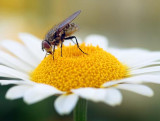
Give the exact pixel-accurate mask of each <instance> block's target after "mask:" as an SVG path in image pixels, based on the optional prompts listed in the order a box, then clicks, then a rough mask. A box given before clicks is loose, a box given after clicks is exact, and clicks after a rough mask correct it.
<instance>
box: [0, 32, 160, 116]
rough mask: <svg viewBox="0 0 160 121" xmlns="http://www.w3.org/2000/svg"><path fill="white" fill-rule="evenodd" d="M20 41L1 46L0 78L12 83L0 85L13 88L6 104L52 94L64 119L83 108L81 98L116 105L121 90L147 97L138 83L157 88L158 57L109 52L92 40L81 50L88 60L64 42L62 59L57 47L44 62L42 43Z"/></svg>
mask: <svg viewBox="0 0 160 121" xmlns="http://www.w3.org/2000/svg"><path fill="white" fill-rule="evenodd" d="M19 37H20V39H21V40H22V42H23V43H18V42H15V41H11V40H5V41H1V42H0V46H1V51H0V58H1V59H0V63H1V65H0V76H1V77H9V78H13V79H12V80H0V84H1V85H9V84H13V85H14V86H13V87H11V88H10V89H9V90H8V91H7V93H6V98H7V99H11V100H13V99H18V98H23V100H24V102H26V103H27V104H33V103H36V102H38V101H41V100H43V99H45V98H47V97H49V96H53V95H55V96H57V99H56V100H55V102H54V106H55V109H56V111H57V112H58V113H59V114H61V115H63V114H69V113H70V112H71V111H72V110H73V109H74V108H75V107H76V108H75V109H77V108H79V109H80V108H81V107H83V106H82V105H83V104H84V105H86V101H85V100H82V99H86V100H91V101H94V102H104V103H105V104H108V105H111V106H116V105H119V104H120V103H121V102H122V94H121V92H120V90H121V89H122V90H127V91H132V92H135V93H138V94H141V95H144V96H148V97H151V96H152V95H153V91H152V89H150V88H149V87H148V86H145V85H142V83H143V82H149V83H156V84H159V83H160V76H159V75H158V74H159V71H160V66H159V64H160V61H159V60H160V52H152V51H148V50H144V49H137V48H134V49H115V48H109V47H108V43H107V39H106V38H105V37H103V36H99V35H90V36H88V37H87V38H86V39H85V42H84V43H82V44H81V45H80V48H81V49H82V50H83V51H84V52H86V53H88V55H85V54H83V53H82V52H81V51H80V50H79V49H78V48H77V46H76V45H71V44H68V42H69V41H66V42H64V44H65V45H66V46H63V57H61V49H60V48H57V49H56V51H55V54H54V60H53V57H52V55H48V56H47V57H46V58H44V56H45V53H44V52H43V51H42V50H41V40H39V39H38V38H36V37H34V36H33V35H30V34H26V33H21V34H20V36H19ZM78 100H80V101H79V103H78V104H77V102H78ZM79 104H80V105H79ZM78 106H79V107H78ZM84 112H85V111H84ZM75 113H78V111H77V112H76V111H75Z"/></svg>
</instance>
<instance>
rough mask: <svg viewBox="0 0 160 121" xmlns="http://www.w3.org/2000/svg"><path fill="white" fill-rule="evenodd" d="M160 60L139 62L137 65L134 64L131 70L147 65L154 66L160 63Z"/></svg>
mask: <svg viewBox="0 0 160 121" xmlns="http://www.w3.org/2000/svg"><path fill="white" fill-rule="evenodd" d="M159 64H160V62H144V63H139V64H137V65H134V66H132V67H130V68H131V70H135V69H139V68H143V67H146V66H154V65H159Z"/></svg>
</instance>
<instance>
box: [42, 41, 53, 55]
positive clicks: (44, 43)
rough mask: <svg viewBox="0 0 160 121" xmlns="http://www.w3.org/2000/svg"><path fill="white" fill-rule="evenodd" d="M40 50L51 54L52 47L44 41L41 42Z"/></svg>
mask: <svg viewBox="0 0 160 121" xmlns="http://www.w3.org/2000/svg"><path fill="white" fill-rule="evenodd" d="M42 50H43V51H44V50H46V52H47V53H52V46H51V45H50V43H49V42H48V41H46V40H43V41H42Z"/></svg>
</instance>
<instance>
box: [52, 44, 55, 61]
mask: <svg viewBox="0 0 160 121" xmlns="http://www.w3.org/2000/svg"><path fill="white" fill-rule="evenodd" d="M55 47H56V46H55V45H53V52H52V55H53V60H54V52H55Z"/></svg>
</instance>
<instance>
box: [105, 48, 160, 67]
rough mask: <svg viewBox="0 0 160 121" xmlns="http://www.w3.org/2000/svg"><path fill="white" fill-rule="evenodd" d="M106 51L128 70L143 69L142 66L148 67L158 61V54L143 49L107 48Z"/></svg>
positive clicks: (159, 55)
mask: <svg viewBox="0 0 160 121" xmlns="http://www.w3.org/2000/svg"><path fill="white" fill-rule="evenodd" d="M107 51H108V52H110V53H111V54H113V55H114V56H115V57H116V58H118V60H119V61H121V62H122V63H123V64H126V65H128V66H129V67H130V68H135V67H143V65H144V66H145V65H146V64H148V65H149V63H151V64H152V62H155V61H158V60H160V52H151V51H147V50H144V49H137V48H136V49H135V48H134V49H115V48H109V49H108V50H107Z"/></svg>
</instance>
